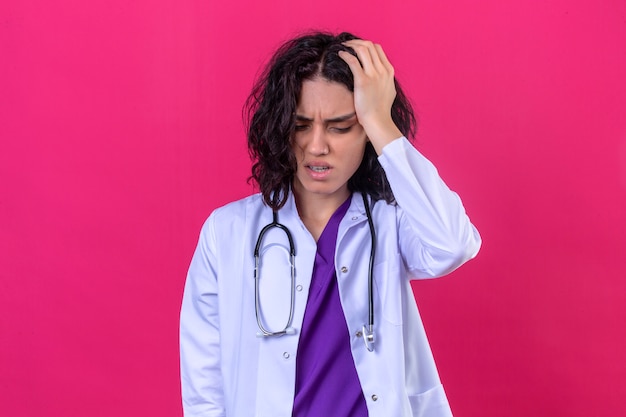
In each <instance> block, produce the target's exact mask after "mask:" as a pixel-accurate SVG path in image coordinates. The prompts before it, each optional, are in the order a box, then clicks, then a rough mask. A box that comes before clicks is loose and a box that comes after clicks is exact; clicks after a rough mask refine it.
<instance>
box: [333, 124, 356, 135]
mask: <svg viewBox="0 0 626 417" xmlns="http://www.w3.org/2000/svg"><path fill="white" fill-rule="evenodd" d="M353 126H354V125H352V126H348V127H333V128H332V130H333V131H334V132H337V133H348V132H349V131H350V130H352V127H353Z"/></svg>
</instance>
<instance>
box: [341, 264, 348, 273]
mask: <svg viewBox="0 0 626 417" xmlns="http://www.w3.org/2000/svg"><path fill="white" fill-rule="evenodd" d="M341 272H343V273H344V274H345V273H346V272H348V268H346V267H345V266H342V267H341Z"/></svg>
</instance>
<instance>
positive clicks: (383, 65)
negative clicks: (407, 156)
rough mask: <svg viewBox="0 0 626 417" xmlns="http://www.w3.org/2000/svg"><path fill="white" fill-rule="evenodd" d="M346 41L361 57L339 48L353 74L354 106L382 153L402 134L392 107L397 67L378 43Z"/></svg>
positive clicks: (378, 151)
mask: <svg viewBox="0 0 626 417" xmlns="http://www.w3.org/2000/svg"><path fill="white" fill-rule="evenodd" d="M343 44H344V45H345V46H347V47H350V48H352V49H353V50H354V52H355V53H356V55H357V57H358V59H357V58H356V57H355V56H354V55H352V54H350V53H348V52H346V51H339V57H340V58H341V59H343V60H344V61H345V62H346V64H348V66H349V67H350V70H351V71H352V75H353V77H354V108H355V110H356V114H357V117H358V119H359V123H360V124H361V125H362V126H363V128H364V129H365V132H366V133H367V136H368V138H369V139H370V141H371V142H372V145H373V146H374V149H376V152H377V153H378V154H379V155H380V154H381V153H382V148H383V147H384V146H385V145H386V144H388V143H389V142H391V141H393V140H394V139H397V138H399V137H400V136H402V133H401V132H400V130H399V129H398V127H397V126H396V124H395V123H394V122H393V120H392V118H391V106H392V104H393V101H394V99H395V98H396V88H395V83H394V69H393V66H392V65H391V63H390V62H389V59H387V56H386V55H385V52H384V51H383V48H382V47H381V46H380V45H379V44H374V43H372V42H371V41H367V40H362V39H354V40H350V41H347V42H344V43H343Z"/></svg>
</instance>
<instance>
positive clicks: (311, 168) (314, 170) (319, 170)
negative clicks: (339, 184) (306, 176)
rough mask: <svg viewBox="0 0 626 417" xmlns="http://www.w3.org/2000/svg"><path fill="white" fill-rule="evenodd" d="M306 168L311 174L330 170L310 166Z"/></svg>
mask: <svg viewBox="0 0 626 417" xmlns="http://www.w3.org/2000/svg"><path fill="white" fill-rule="evenodd" d="M308 168H309V169H310V170H311V171H313V172H325V171H328V170H329V169H330V168H329V167H314V166H310V165H309V166H308Z"/></svg>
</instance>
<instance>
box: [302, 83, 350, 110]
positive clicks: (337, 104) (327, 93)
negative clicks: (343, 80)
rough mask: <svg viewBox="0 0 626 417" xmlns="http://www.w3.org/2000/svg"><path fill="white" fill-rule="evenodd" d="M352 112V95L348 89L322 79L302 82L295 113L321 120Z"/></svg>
mask: <svg viewBox="0 0 626 417" xmlns="http://www.w3.org/2000/svg"><path fill="white" fill-rule="evenodd" d="M352 112H354V95H353V94H352V92H351V91H350V90H348V88H347V87H346V86H345V85H343V84H340V83H338V82H334V81H328V80H325V79H323V78H315V79H313V80H305V81H303V82H302V89H301V91H300V98H299V100H298V108H297V113H298V115H300V116H321V117H323V118H328V117H333V116H339V115H344V114H348V113H352Z"/></svg>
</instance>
